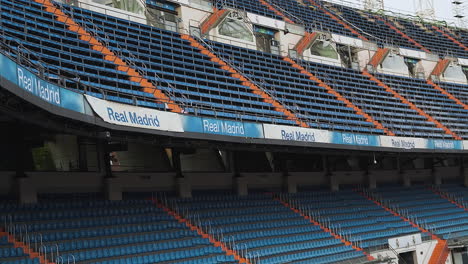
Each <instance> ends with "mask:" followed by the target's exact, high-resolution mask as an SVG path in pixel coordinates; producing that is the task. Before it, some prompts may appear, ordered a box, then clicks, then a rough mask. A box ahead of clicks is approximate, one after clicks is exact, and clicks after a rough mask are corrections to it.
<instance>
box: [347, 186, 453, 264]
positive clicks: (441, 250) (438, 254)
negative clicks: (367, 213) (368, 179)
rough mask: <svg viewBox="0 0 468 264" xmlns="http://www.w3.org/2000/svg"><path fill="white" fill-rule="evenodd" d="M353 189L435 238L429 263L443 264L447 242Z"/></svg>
mask: <svg viewBox="0 0 468 264" xmlns="http://www.w3.org/2000/svg"><path fill="white" fill-rule="evenodd" d="M353 191H354V192H356V193H357V194H359V195H361V196H362V197H364V198H366V199H367V200H369V201H372V202H373V203H375V204H376V205H378V206H380V207H382V208H383V209H384V210H385V211H387V212H389V213H391V214H392V215H394V216H397V217H400V218H401V220H403V221H405V222H408V223H409V224H410V225H411V226H413V227H416V228H418V229H419V230H420V231H421V232H423V233H428V234H430V235H431V238H432V239H435V240H437V245H436V247H435V248H434V251H433V252H432V255H431V258H430V260H429V264H443V263H445V260H446V259H447V256H448V253H449V252H448V247H447V242H446V241H445V240H443V239H440V238H439V237H437V236H436V235H434V234H432V233H431V232H429V231H428V230H427V229H425V228H423V227H421V226H419V225H418V224H416V223H414V222H413V221H411V220H410V219H408V218H406V217H404V216H402V215H400V214H398V213H397V212H395V211H393V210H392V209H390V208H388V207H387V206H385V205H383V204H382V203H380V202H379V201H376V200H374V199H372V197H370V196H367V195H366V194H365V193H363V192H361V191H358V190H356V189H354V190H353ZM444 256H445V258H444Z"/></svg>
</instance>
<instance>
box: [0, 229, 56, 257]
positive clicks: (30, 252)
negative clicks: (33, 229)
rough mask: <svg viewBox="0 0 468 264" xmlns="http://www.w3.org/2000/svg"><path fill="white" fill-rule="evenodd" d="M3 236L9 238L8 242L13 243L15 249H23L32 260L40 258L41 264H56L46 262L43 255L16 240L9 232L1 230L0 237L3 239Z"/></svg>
mask: <svg viewBox="0 0 468 264" xmlns="http://www.w3.org/2000/svg"><path fill="white" fill-rule="evenodd" d="M3 236H6V237H8V242H9V243H12V244H13V246H14V247H15V248H21V249H22V250H23V252H24V253H26V254H28V255H29V258H30V259H35V258H38V259H39V263H40V264H55V263H54V262H50V261H48V260H46V259H45V258H44V257H43V256H42V255H40V254H39V253H37V252H35V251H34V250H32V248H30V247H29V246H28V245H26V244H25V243H23V242H21V241H18V240H16V238H15V237H14V236H12V235H10V234H9V233H7V232H3V231H1V230H0V237H3Z"/></svg>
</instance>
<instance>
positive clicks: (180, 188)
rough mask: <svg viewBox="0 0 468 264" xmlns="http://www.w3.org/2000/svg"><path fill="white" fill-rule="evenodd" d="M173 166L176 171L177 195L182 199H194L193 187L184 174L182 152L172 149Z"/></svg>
mask: <svg viewBox="0 0 468 264" xmlns="http://www.w3.org/2000/svg"><path fill="white" fill-rule="evenodd" d="M172 164H173V168H174V171H175V177H176V185H177V193H178V195H179V197H181V198H191V197H192V185H191V184H190V181H189V180H188V179H187V178H186V177H185V175H184V174H183V173H182V163H181V161H180V150H178V149H176V148H173V149H172Z"/></svg>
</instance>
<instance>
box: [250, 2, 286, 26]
mask: <svg viewBox="0 0 468 264" xmlns="http://www.w3.org/2000/svg"><path fill="white" fill-rule="evenodd" d="M254 1H255V0H254ZM258 1H260V3H261V4H262V5H264V6H266V7H267V8H268V9H270V10H271V11H273V12H274V13H275V14H277V15H278V16H280V17H282V18H283V20H284V21H286V22H288V23H290V24H294V21H292V20H291V19H289V18H288V17H287V16H286V15H284V14H283V13H281V12H280V11H279V10H278V9H276V8H274V7H273V6H272V5H270V3H268V2H267V1H265V0H258Z"/></svg>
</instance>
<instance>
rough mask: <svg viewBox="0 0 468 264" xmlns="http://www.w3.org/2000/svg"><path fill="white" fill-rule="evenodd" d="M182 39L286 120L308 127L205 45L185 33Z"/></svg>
mask: <svg viewBox="0 0 468 264" xmlns="http://www.w3.org/2000/svg"><path fill="white" fill-rule="evenodd" d="M182 39H184V40H188V41H189V42H190V43H191V46H193V47H196V48H198V49H199V50H200V52H201V53H202V54H205V55H207V56H208V57H210V60H211V61H213V62H215V63H218V64H219V66H220V68H221V69H223V70H226V71H228V72H230V73H231V76H232V77H234V78H237V79H239V80H240V81H242V85H245V86H247V87H249V88H250V89H251V90H252V92H253V93H254V94H258V95H260V96H261V97H262V98H263V101H264V102H265V103H269V104H271V105H273V107H274V109H275V111H277V112H281V113H283V114H284V115H285V116H286V117H287V119H288V120H293V121H295V122H296V124H298V125H299V126H301V127H308V125H307V124H306V123H304V122H302V121H301V120H300V119H299V118H298V117H297V116H296V115H295V114H294V113H293V112H291V111H289V110H288V109H286V108H285V107H284V106H283V105H282V104H281V103H279V102H278V101H276V100H275V99H273V98H272V97H271V96H270V95H269V94H267V93H266V92H265V91H263V90H262V89H260V88H259V87H258V86H256V85H255V84H253V83H252V82H250V81H249V80H248V79H247V78H245V77H244V76H242V74H240V73H239V72H237V71H236V70H235V69H234V68H232V67H231V66H229V65H228V64H227V63H226V62H224V61H223V60H221V59H220V58H218V57H217V56H216V55H215V54H213V53H212V52H211V51H209V50H208V49H207V48H206V47H205V46H203V45H202V44H200V43H199V42H198V41H197V40H195V39H194V38H192V37H191V36H189V35H185V34H184V35H182Z"/></svg>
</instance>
